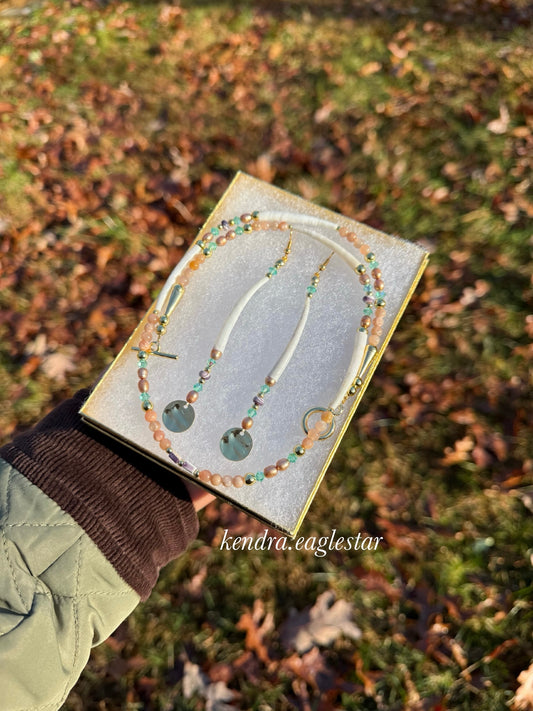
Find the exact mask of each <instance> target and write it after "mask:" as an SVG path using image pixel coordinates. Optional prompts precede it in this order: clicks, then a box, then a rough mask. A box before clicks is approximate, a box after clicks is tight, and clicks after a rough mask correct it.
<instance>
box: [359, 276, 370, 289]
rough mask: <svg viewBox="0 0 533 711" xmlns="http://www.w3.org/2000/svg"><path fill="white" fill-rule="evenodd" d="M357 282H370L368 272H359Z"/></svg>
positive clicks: (365, 283) (364, 283)
mask: <svg viewBox="0 0 533 711" xmlns="http://www.w3.org/2000/svg"><path fill="white" fill-rule="evenodd" d="M359 283H360V284H362V285H363V286H366V285H367V284H370V277H369V276H368V274H361V275H360V277H359Z"/></svg>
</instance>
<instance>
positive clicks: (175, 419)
mask: <svg viewBox="0 0 533 711" xmlns="http://www.w3.org/2000/svg"><path fill="white" fill-rule="evenodd" d="M291 247H292V232H291V234H290V238H289V241H288V243H287V246H286V248H285V250H284V254H283V256H282V257H281V258H280V259H278V260H276V262H275V263H274V265H273V266H271V267H269V268H268V270H267V272H266V273H265V275H264V276H263V277H262V278H261V279H260V280H259V281H258V282H256V283H255V284H254V285H253V286H252V287H251V288H250V289H248V291H247V292H246V293H245V294H244V295H243V296H242V297H241V298H240V299H239V300H238V301H237V302H236V304H235V306H234V307H233V309H232V311H231V313H230V315H229V316H228V318H227V319H226V321H225V323H224V325H223V327H222V329H221V330H220V332H219V334H218V337H217V338H216V340H215V343H214V345H213V348H212V349H211V352H210V357H209V359H208V361H207V364H206V365H205V367H204V368H203V369H202V370H200V372H199V374H198V375H199V377H198V381H197V382H196V383H195V384H194V385H193V388H192V390H191V391H190V392H189V393H188V394H187V396H186V398H185V400H173V401H172V402H169V403H168V405H167V406H166V407H165V409H164V410H163V413H162V420H163V423H164V425H165V427H166V428H167V429H168V430H170V431H172V432H177V433H181V432H185V431H186V430H188V429H189V428H190V427H191V426H192V424H193V422H194V420H195V416H196V413H195V409H194V407H193V404H194V403H196V402H197V401H198V399H199V396H200V393H201V392H202V391H203V388H204V385H205V384H206V383H207V381H209V380H210V379H211V375H212V372H211V371H212V370H213V368H214V366H215V365H216V364H217V363H218V361H219V360H220V359H221V357H222V355H223V353H224V350H225V348H226V346H227V343H228V341H229V338H230V336H231V333H232V331H233V329H234V327H235V325H236V323H237V321H238V320H239V318H240V316H241V314H242V313H243V311H244V309H245V307H246V306H247V304H248V303H249V301H250V300H251V299H252V297H253V296H254V295H255V294H256V293H257V292H258V291H259V290H260V289H261V288H262V287H263V286H265V285H266V284H268V283H270V281H271V280H272V279H273V277H274V276H276V275H277V273H278V271H279V269H281V268H282V267H283V266H284V265H285V264H286V263H287V261H288V258H289V255H290V253H291ZM332 255H333V253H332V254H331V255H330V256H329V257H328V258H327V259H326V260H325V262H323V263H322V264H321V265H320V266H319V268H318V269H317V271H316V272H315V273H314V274H313V276H312V278H311V282H310V284H309V286H308V287H307V288H306V300H305V305H304V309H303V311H302V314H301V316H300V319H299V321H298V324H297V326H296V329H295V331H294V333H293V335H292V337H291V339H290V341H289V342H288V344H287V346H286V348H285V350H284V351H283V354H282V355H281V357H280V358H279V359H278V361H277V363H276V365H275V366H274V368H273V369H272V370H271V371H270V373H269V374H268V375H267V377H266V378H265V382H264V384H263V385H262V386H261V387H260V388H259V390H258V392H257V393H256V394H255V395H254V397H253V400H252V405H251V407H250V408H249V409H248V412H247V415H246V417H244V418H243V420H242V422H241V427H233V428H230V429H229V430H227V431H226V432H225V433H224V434H223V435H222V437H221V439H220V449H221V452H222V454H223V455H224V457H226V458H227V459H229V460H232V461H240V460H242V459H244V458H245V457H246V456H248V454H249V453H250V451H251V449H252V446H253V442H252V438H251V435H250V434H249V432H248V430H250V429H251V427H252V425H253V424H254V419H253V418H254V417H255V416H256V415H257V413H258V411H259V410H260V408H261V407H263V405H264V404H265V396H266V395H268V393H270V389H271V388H272V387H273V386H274V385H275V384H276V382H277V381H278V380H279V378H280V376H281V374H282V373H283V371H284V370H285V368H286V367H287V366H288V364H289V362H290V360H291V358H292V356H293V355H294V352H295V350H296V347H297V346H298V343H299V341H300V339H301V336H302V334H303V331H304V328H305V323H306V321H307V317H308V314H309V306H310V299H311V297H312V296H313V294H314V293H315V292H316V290H317V287H318V284H319V281H320V272H322V271H323V270H324V269H325V268H326V265H327V264H328V262H329V260H330V259H331V256H332ZM160 335H164V333H163V334H160ZM158 346H159V342H158Z"/></svg>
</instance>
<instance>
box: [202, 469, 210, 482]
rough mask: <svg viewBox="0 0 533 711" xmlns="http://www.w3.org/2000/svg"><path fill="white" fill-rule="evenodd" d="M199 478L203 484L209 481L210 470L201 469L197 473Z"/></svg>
mask: <svg viewBox="0 0 533 711" xmlns="http://www.w3.org/2000/svg"><path fill="white" fill-rule="evenodd" d="M199 479H200V481H203V482H204V484H207V483H209V481H210V479H211V472H210V471H209V469H202V471H201V472H200V474H199Z"/></svg>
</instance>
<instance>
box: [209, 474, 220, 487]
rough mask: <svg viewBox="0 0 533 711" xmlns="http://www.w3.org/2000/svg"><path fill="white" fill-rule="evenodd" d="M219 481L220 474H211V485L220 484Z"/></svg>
mask: <svg viewBox="0 0 533 711" xmlns="http://www.w3.org/2000/svg"><path fill="white" fill-rule="evenodd" d="M221 483H222V477H221V476H220V474H211V484H213V486H220V484H221Z"/></svg>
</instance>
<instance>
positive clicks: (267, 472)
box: [263, 464, 278, 479]
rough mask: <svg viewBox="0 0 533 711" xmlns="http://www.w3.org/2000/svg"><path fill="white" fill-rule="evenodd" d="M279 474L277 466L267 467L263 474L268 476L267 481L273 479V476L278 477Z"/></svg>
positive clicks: (270, 465)
mask: <svg viewBox="0 0 533 711" xmlns="http://www.w3.org/2000/svg"><path fill="white" fill-rule="evenodd" d="M277 473H278V468H277V466H276V465H275V464H269V465H268V467H265V468H264V469H263V474H264V475H265V476H266V478H267V479H272V477H273V476H276V474H277Z"/></svg>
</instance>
